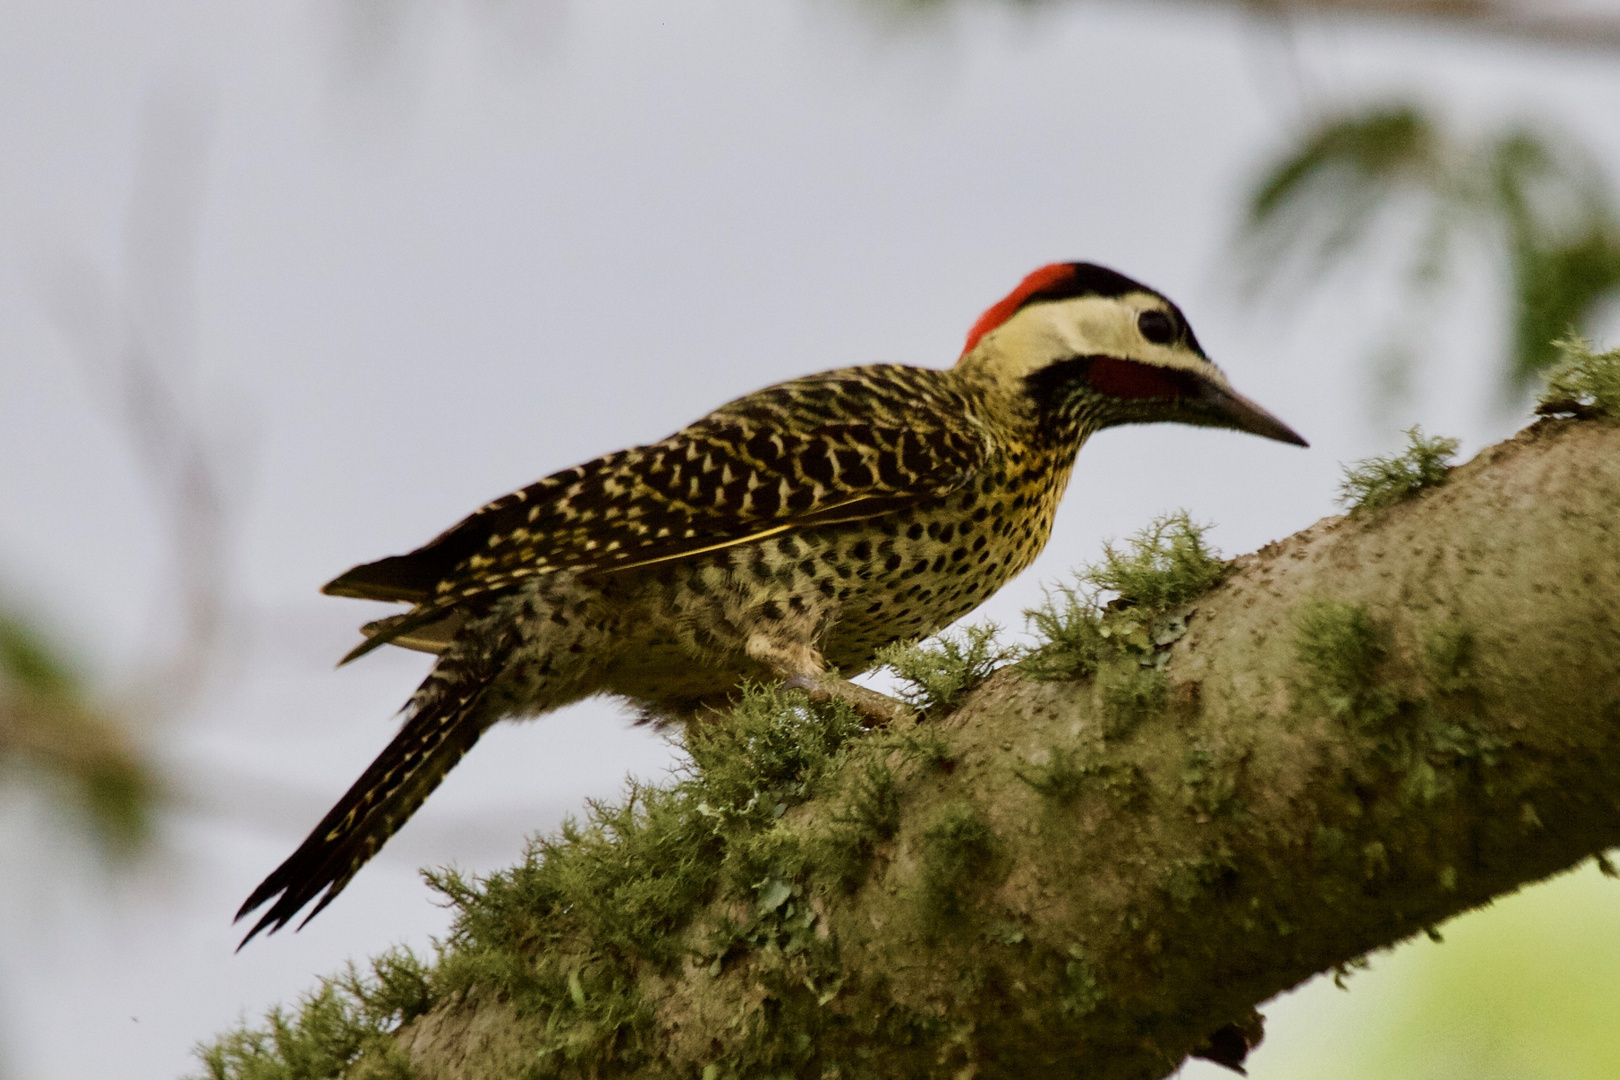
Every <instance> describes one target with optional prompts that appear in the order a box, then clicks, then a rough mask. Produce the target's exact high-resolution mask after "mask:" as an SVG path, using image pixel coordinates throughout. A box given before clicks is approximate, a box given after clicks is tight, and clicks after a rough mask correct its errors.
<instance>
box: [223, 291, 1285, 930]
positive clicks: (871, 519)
mask: <svg viewBox="0 0 1620 1080" xmlns="http://www.w3.org/2000/svg"><path fill="white" fill-rule="evenodd" d="M1159 421H1174V422H1177V423H1183V424H1195V425H1201V426H1206V427H1223V428H1232V429H1235V430H1238V431H1245V432H1250V433H1253V434H1256V435H1261V436H1264V437H1266V438H1269V439H1276V440H1279V441H1281V442H1286V443H1293V444H1296V445H1299V446H1305V445H1306V442H1305V440H1304V439H1302V438H1300V437H1299V436H1298V435H1297V434H1295V433H1294V431H1293V430H1292V429H1290V428H1289V427H1287V426H1286V425H1284V424H1283V423H1282V422H1281V421H1279V420H1277V419H1276V418H1275V417H1273V416H1272V415H1271V414H1270V413H1268V412H1266V411H1265V410H1263V409H1261V408H1260V407H1259V406H1257V405H1255V404H1254V403H1252V402H1250V401H1249V400H1248V399H1247V398H1244V397H1242V396H1240V395H1239V394H1238V393H1236V392H1235V391H1234V390H1233V389H1232V388H1231V386H1230V385H1229V384H1228V382H1227V380H1226V377H1225V375H1223V374H1222V373H1221V371H1220V369H1219V368H1217V367H1216V366H1215V364H1214V363H1212V362H1211V361H1210V359H1209V358H1208V357H1207V356H1206V355H1205V354H1204V350H1203V349H1202V348H1201V347H1200V346H1199V344H1198V339H1197V338H1196V337H1195V336H1194V335H1193V332H1192V328H1191V327H1190V326H1188V325H1187V320H1186V319H1185V318H1184V317H1183V315H1182V313H1181V310H1180V309H1179V308H1177V307H1176V305H1175V304H1173V303H1171V302H1170V301H1169V300H1168V299H1166V298H1165V297H1164V296H1163V295H1161V294H1160V293H1158V292H1156V291H1154V290H1153V289H1150V288H1148V287H1147V286H1145V285H1142V284H1139V283H1138V282H1135V281H1133V280H1131V279H1130V278H1127V277H1125V276H1124V275H1122V274H1119V273H1116V272H1114V271H1112V270H1108V269H1105V268H1103V267H1101V266H1096V265H1093V264H1090V263H1056V264H1053V265H1050V266H1045V267H1042V268H1041V269H1039V270H1036V271H1035V272H1034V273H1032V274H1030V275H1029V276H1028V277H1026V278H1025V279H1024V280H1023V281H1022V282H1021V283H1020V284H1019V285H1018V287H1017V288H1016V289H1014V290H1013V291H1012V292H1011V293H1010V294H1008V295H1007V296H1006V297H1005V298H1004V299H1002V300H1001V301H1000V302H999V303H997V304H996V305H995V306H994V307H992V308H990V309H989V310H988V311H986V312H985V313H984V315H983V316H981V317H980V319H979V320H978V321H977V322H976V323H975V324H974V325H973V328H972V330H971V331H970V332H969V333H968V336H967V342H966V346H965V347H964V349H963V351H962V353H961V356H960V358H959V359H958V360H957V362H956V364H955V366H954V367H952V368H949V369H946V370H940V369H934V368H920V367H908V366H902V365H898V364H879V365H870V366H865V367H848V368H840V369H838V370H836V371H829V372H825V373H823V374H820V375H809V376H806V377H804V378H800V379H793V380H790V381H788V382H784V383H779V384H777V385H775V386H770V387H766V388H765V389H763V390H759V391H756V392H754V393H752V394H749V395H747V396H745V397H741V398H738V399H737V400H735V401H733V402H731V403H729V404H727V405H722V406H721V407H720V408H718V409H716V410H715V411H714V412H712V413H710V414H709V415H707V416H705V417H703V418H702V419H700V420H698V421H696V422H695V423H693V424H691V425H689V426H688V427H685V428H682V429H681V430H680V431H677V432H676V433H675V434H673V435H671V436H669V437H668V438H666V439H663V440H662V441H660V442H656V443H650V444H648V445H646V446H638V447H634V448H632V449H628V450H621V451H618V452H617V453H612V454H607V455H605V456H603V457H600V458H597V459H596V460H594V461H590V462H587V463H585V464H583V465H577V466H575V467H574V468H571V469H566V470H564V471H562V472H559V473H556V474H554V475H552V476H548V477H546V478H545V479H543V480H540V481H537V482H536V483H534V484H531V485H529V486H528V487H526V488H523V489H522V490H521V491H515V492H513V493H512V494H510V495H507V496H505V497H503V498H500V499H496V500H495V501H494V502H491V503H489V504H488V505H486V506H484V507H483V508H482V509H480V510H478V511H476V512H475V513H473V514H472V515H471V516H470V517H468V518H467V519H466V520H464V521H462V522H461V523H460V524H458V525H456V526H454V527H453V528H451V529H450V530H448V531H447V532H445V533H442V534H441V535H440V536H438V537H437V538H436V539H434V540H432V541H431V542H429V543H428V544H427V545H426V546H424V547H422V548H419V549H418V550H416V551H413V552H411V553H410V554H408V555H397V556H394V557H392V558H386V559H382V560H380V561H378V562H372V563H366V564H364V565H362V566H357V567H355V568H354V569H353V570H350V571H349V572H348V573H346V574H344V575H342V576H341V577H339V578H337V579H336V580H334V581H332V582H330V583H329V584H328V585H327V586H326V587H325V589H324V591H325V592H326V593H327V594H328V595H332V596H350V597H359V598H363V599H367V600H386V601H398V602H403V603H406V604H409V605H410V608H409V610H407V611H404V612H403V613H401V614H398V615H394V616H392V617H389V618H385V619H381V620H378V621H376V622H373V623H369V624H367V625H366V626H364V627H362V633H363V634H364V635H365V640H364V641H363V642H362V643H361V644H360V645H359V646H357V647H356V648H355V649H354V650H353V651H352V652H350V653H349V655H348V656H347V657H345V658H344V660H343V661H342V662H343V663H347V662H348V661H350V660H353V659H355V658H357V657H359V656H362V655H364V654H365V653H367V652H370V651H371V650H373V649H375V648H377V647H379V646H381V645H384V644H390V645H395V646H401V647H404V648H407V649H418V650H422V651H426V652H431V653H436V654H437V655H438V661H437V663H436V664H435V666H434V668H433V670H432V672H431V673H430V674H429V675H428V677H427V678H426V680H425V681H424V682H423V683H422V685H421V686H420V687H419V688H418V689H417V690H416V692H415V694H414V695H412V697H411V699H410V701H409V703H408V704H407V705H406V707H405V710H404V713H403V716H404V721H403V724H402V726H401V728H400V731H399V733H398V735H396V736H395V737H394V740H393V741H392V742H391V743H389V745H388V747H387V748H386V749H385V750H383V752H382V754H381V755H380V756H379V757H378V758H377V760H376V761H374V762H373V763H372V764H371V766H370V767H369V768H367V769H366V771H365V772H364V773H363V774H362V775H361V777H360V779H359V780H357V781H355V783H354V785H353V786H352V787H351V788H350V789H349V790H348V792H347V793H346V794H344V796H343V797H342V798H341V799H340V800H339V801H338V803H337V805H335V806H334V807H333V808H332V809H331V811H330V812H329V813H328V814H327V815H326V817H324V818H323V819H322V820H321V822H320V823H319V824H318V825H316V826H315V828H314V830H313V831H312V832H311V833H310V834H309V837H308V838H307V839H306V840H305V841H304V842H303V844H302V845H301V846H300V847H299V848H298V850H297V851H295V852H294V853H293V854H292V855H291V856H290V857H289V858H288V859H287V860H286V861H285V862H283V863H282V864H281V865H280V866H279V867H277V868H276V870H275V871H274V872H273V873H271V874H270V876H269V877H267V878H265V880H264V882H263V883H262V884H261V885H259V887H258V888H257V889H255V890H254V892H253V894H252V895H251V896H249V897H248V898H247V902H246V903H244V904H243V905H242V908H241V910H240V911H239V912H238V913H237V916H236V917H237V919H238V920H240V919H242V918H244V917H245V916H247V915H248V914H249V913H250V912H253V911H255V910H257V909H258V908H260V907H262V906H263V905H264V904H266V903H270V907H269V909H268V910H267V911H266V912H265V913H264V914H263V915H262V916H260V918H259V919H258V921H257V922H256V923H255V924H254V926H253V929H252V930H251V931H249V932H248V934H247V936H246V937H245V938H244V939H243V942H242V944H244V945H245V944H247V942H248V941H250V940H252V938H253V937H254V935H256V934H258V933H259V932H260V931H262V930H266V929H268V930H269V931H270V932H272V933H273V932H275V931H276V930H279V929H281V928H282V927H284V926H285V925H286V924H287V923H288V922H289V921H290V920H291V919H293V917H294V916H295V915H297V914H298V913H299V912H300V911H301V910H302V909H303V908H304V907H306V906H307V905H309V904H310V903H312V902H313V903H314V907H313V909H312V910H311V911H310V913H309V914H308V915H307V916H305V918H304V920H303V923H300V924H299V925H300V926H302V925H303V924H304V923H307V922H308V921H309V920H310V919H312V918H314V917H315V915H316V914H318V913H319V912H320V911H321V910H322V909H323V908H325V907H326V905H327V904H329V903H331V902H332V900H333V899H334V898H335V897H336V896H337V895H338V893H340V892H342V891H343V888H344V886H346V885H347V884H348V883H349V881H350V880H351V879H353V877H354V875H355V873H356V872H357V871H358V870H359V869H360V867H361V866H362V865H364V864H365V862H366V861H367V860H368V859H370V858H371V857H372V856H373V855H375V854H376V853H377V851H378V849H379V848H380V847H381V846H382V845H383V843H384V842H385V841H387V839H388V838H389V837H390V836H391V835H393V833H394V832H395V831H396V830H397V829H399V827H400V826H402V825H403V824H404V823H405V821H406V819H407V818H409V817H410V815H411V814H412V813H413V812H414V811H415V810H416V808H417V807H418V806H420V805H421V804H422V801H423V800H424V799H426V798H427V796H428V795H429V793H431V792H432V791H433V789H434V788H435V787H437V786H438V784H439V782H440V781H441V780H443V779H444V777H445V775H446V774H447V773H448V772H449V771H450V769H451V768H452V767H454V766H455V764H456V762H458V761H459V760H461V757H462V755H463V754H465V753H466V752H467V751H468V750H470V749H471V748H472V746H473V744H474V743H476V742H477V741H478V737H479V736H480V735H482V734H483V733H484V731H485V730H487V729H488V728H489V727H490V725H492V724H494V723H495V722H497V721H499V720H502V719H507V718H525V717H533V716H537V715H539V714H542V713H546V712H550V711H551V710H553V709H557V708H560V707H562V706H564V705H567V704H570V703H571V702H575V701H579V700H580V699H582V698H587V697H592V696H595V695H599V694H607V695H612V696H615V697H618V698H621V699H625V700H627V701H628V702H629V703H630V704H631V705H632V706H634V707H635V708H636V709H637V710H639V712H640V713H641V714H642V716H643V717H644V718H646V719H650V720H654V721H657V722H669V721H679V722H694V721H699V720H705V721H706V722H723V715H724V711H725V709H726V706H727V705H728V703H730V702H732V701H733V700H734V699H735V697H736V695H737V693H738V689H739V686H740V684H742V683H744V682H746V681H754V682H764V681H770V680H782V681H785V682H787V683H789V684H791V685H793V686H797V687H800V688H802V689H804V690H805V691H806V692H808V693H809V694H810V696H811V697H812V698H813V699H817V700H828V699H834V698H836V699H841V700H844V701H847V702H848V703H849V704H851V705H852V706H853V707H854V708H855V709H856V711H857V712H859V713H860V714H861V715H862V716H863V717H865V718H867V719H868V720H870V721H871V722H874V723H882V722H885V721H888V720H891V719H895V718H898V717H900V716H902V715H904V707H903V706H901V705H900V704H899V703H898V702H896V701H894V700H893V699H891V698H889V697H887V696H885V695H883V694H879V693H877V692H876V691H873V690H869V689H866V688H864V687H860V686H857V685H855V684H853V683H850V682H849V681H848V680H847V676H849V675H852V674H857V673H860V672H862V671H865V670H867V669H869V668H870V667H871V666H872V664H873V660H874V656H875V655H876V653H877V651H878V650H879V649H880V648H882V647H883V646H884V645H887V644H889V643H891V642H894V641H900V640H906V639H912V638H917V637H922V636H925V635H928V634H931V633H934V632H935V631H937V630H939V629H941V628H942V627H944V626H946V625H947V624H949V623H950V622H952V621H953V620H955V619H957V618H959V617H960V616H962V615H964V614H966V613H967V612H969V611H972V610H973V609H974V608H975V607H977V606H978V605H979V604H980V603H982V602H983V601H984V600H985V599H986V598H987V597H989V596H990V595H991V594H992V593H994V592H995V591H996V590H997V589H999V588H1001V586H1002V585H1004V584H1006V583H1007V581H1008V580H1009V579H1010V578H1012V577H1013V575H1015V574H1017V573H1018V572H1019V571H1021V570H1023V569H1024V568H1025V567H1026V566H1028V565H1029V564H1030V562H1031V561H1032V560H1033V559H1034V558H1035V556H1036V554H1037V553H1038V552H1039V551H1040V550H1041V548H1042V547H1043V546H1044V545H1045V543H1046V540H1047V536H1048V534H1049V533H1050V531H1051V527H1052V515H1053V512H1054V511H1055V509H1056V507H1057V504H1058V499H1059V498H1060V497H1061V496H1062V494H1063V490H1064V487H1065V486H1066V485H1067V484H1068V481H1069V475H1070V472H1071V470H1072V469H1073V467H1074V461H1075V456H1076V454H1077V453H1078V452H1079V450H1080V447H1081V445H1082V444H1083V443H1084V442H1085V441H1086V439H1087V438H1088V437H1089V436H1090V435H1091V434H1092V433H1093V432H1096V431H1098V430H1101V429H1103V428H1106V427H1112V426H1115V425H1119V424H1144V423H1155V422H1159ZM272 901H273V902H272Z"/></svg>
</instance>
